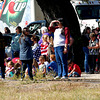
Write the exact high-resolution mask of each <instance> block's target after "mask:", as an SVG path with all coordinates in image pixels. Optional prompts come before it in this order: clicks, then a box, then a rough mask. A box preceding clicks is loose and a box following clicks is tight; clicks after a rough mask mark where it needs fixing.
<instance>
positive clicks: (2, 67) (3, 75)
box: [1, 63, 5, 79]
mask: <svg viewBox="0 0 100 100" xmlns="http://www.w3.org/2000/svg"><path fill="white" fill-rule="evenodd" d="M1 77H2V78H3V79H5V66H4V63H3V64H2V65H1Z"/></svg>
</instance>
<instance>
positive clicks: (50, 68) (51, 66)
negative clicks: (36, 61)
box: [47, 54, 58, 75]
mask: <svg viewBox="0 0 100 100" xmlns="http://www.w3.org/2000/svg"><path fill="white" fill-rule="evenodd" d="M55 60H56V58H55V55H54V54H51V55H50V61H51V62H50V64H49V65H48V66H47V70H48V72H50V71H53V72H54V73H55V74H56V75H57V74H58V66H57V63H56V62H55Z"/></svg>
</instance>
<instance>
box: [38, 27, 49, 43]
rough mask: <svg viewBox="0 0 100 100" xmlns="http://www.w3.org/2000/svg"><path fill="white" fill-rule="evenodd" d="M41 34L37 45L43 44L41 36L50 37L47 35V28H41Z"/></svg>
mask: <svg viewBox="0 0 100 100" xmlns="http://www.w3.org/2000/svg"><path fill="white" fill-rule="evenodd" d="M41 33H42V36H41V38H40V40H39V41H38V44H39V45H41V43H43V35H48V36H51V34H49V33H48V29H47V27H45V26H43V27H42V28H41Z"/></svg>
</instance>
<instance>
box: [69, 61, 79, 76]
mask: <svg viewBox="0 0 100 100" xmlns="http://www.w3.org/2000/svg"><path fill="white" fill-rule="evenodd" d="M72 76H73V77H80V76H81V70H80V67H79V66H78V65H77V64H75V63H74V62H73V61H69V64H68V77H72Z"/></svg>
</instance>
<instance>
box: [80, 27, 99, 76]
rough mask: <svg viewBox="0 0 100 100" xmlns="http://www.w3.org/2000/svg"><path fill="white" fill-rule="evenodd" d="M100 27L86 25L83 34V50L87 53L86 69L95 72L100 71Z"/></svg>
mask: <svg viewBox="0 0 100 100" xmlns="http://www.w3.org/2000/svg"><path fill="white" fill-rule="evenodd" d="M99 32H100V28H96V29H92V30H91V28H90V27H86V28H85V29H84V31H83V34H82V42H83V51H84V54H85V60H84V69H85V72H86V73H90V74H94V73H95V72H99V71H100V50H99V47H100V33H99Z"/></svg>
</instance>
